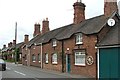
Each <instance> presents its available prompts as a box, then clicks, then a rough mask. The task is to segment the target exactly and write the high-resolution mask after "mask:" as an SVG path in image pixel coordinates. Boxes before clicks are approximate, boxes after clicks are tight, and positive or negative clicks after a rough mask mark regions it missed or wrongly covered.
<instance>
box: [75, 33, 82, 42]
mask: <svg viewBox="0 0 120 80" xmlns="http://www.w3.org/2000/svg"><path fill="white" fill-rule="evenodd" d="M76 44H83V36H82V33H79V34H76Z"/></svg>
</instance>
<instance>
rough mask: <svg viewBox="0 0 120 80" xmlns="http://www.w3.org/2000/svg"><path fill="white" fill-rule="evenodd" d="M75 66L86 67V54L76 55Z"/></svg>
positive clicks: (79, 53)
mask: <svg viewBox="0 0 120 80" xmlns="http://www.w3.org/2000/svg"><path fill="white" fill-rule="evenodd" d="M75 64H78V65H85V53H82V52H76V53H75Z"/></svg>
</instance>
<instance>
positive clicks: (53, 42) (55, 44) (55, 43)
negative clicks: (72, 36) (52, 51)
mask: <svg viewBox="0 0 120 80" xmlns="http://www.w3.org/2000/svg"><path fill="white" fill-rule="evenodd" d="M52 45H53V47H55V46H57V40H56V39H53V41H52Z"/></svg>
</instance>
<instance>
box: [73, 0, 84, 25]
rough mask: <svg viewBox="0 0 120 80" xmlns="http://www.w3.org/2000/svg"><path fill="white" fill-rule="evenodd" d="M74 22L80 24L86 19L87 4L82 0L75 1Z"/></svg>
mask: <svg viewBox="0 0 120 80" xmlns="http://www.w3.org/2000/svg"><path fill="white" fill-rule="evenodd" d="M73 7H74V19H73V21H74V24H78V23H80V22H82V21H83V20H85V7H86V6H85V4H83V3H82V1H81V0H80V1H78V0H77V2H76V3H74V5H73Z"/></svg>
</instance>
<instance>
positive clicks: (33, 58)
mask: <svg viewBox="0 0 120 80" xmlns="http://www.w3.org/2000/svg"><path fill="white" fill-rule="evenodd" d="M32 62H36V56H35V54H33V55H32Z"/></svg>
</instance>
